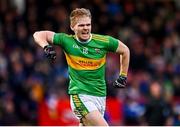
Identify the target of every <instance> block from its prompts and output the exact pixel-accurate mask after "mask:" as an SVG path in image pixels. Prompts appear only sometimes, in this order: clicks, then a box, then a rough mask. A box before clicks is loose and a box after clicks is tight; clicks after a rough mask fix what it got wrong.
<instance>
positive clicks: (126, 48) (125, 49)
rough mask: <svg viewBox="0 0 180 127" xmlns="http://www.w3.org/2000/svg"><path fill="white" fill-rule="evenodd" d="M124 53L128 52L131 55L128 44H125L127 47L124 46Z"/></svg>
mask: <svg viewBox="0 0 180 127" xmlns="http://www.w3.org/2000/svg"><path fill="white" fill-rule="evenodd" d="M124 53H125V54H127V55H130V50H129V48H128V47H127V46H126V45H125V48H124Z"/></svg>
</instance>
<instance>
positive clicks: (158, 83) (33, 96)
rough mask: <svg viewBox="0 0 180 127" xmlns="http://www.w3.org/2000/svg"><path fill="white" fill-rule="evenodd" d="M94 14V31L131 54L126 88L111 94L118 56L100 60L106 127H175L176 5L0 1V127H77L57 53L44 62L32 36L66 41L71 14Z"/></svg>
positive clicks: (174, 1)
mask: <svg viewBox="0 0 180 127" xmlns="http://www.w3.org/2000/svg"><path fill="white" fill-rule="evenodd" d="M80 7H84V8H88V9H90V11H91V13H92V31H93V33H98V34H107V35H111V36H113V37H115V38H118V39H120V40H121V41H122V42H124V43H125V44H126V45H127V46H128V47H129V48H130V51H131V60H130V69H129V73H128V86H127V88H126V89H115V88H113V87H112V82H113V81H114V80H115V79H116V78H117V77H118V75H119V56H118V55H115V54H112V53H109V54H108V56H107V61H106V81H107V90H108V96H107V110H106V113H105V118H106V120H107V121H108V123H109V124H110V125H136V126H137V125H157V126H158V125H159V126H163V125H170V126H175V125H179V126H180V36H179V35H180V1H179V0H88V1H86V0H79V1H70V0H0V125H32V126H33V125H77V123H78V121H77V120H76V119H75V117H74V115H73V114H72V112H71V109H70V106H69V96H68V94H67V88H68V82H69V79H68V72H67V63H66V61H65V57H64V54H63V51H62V49H61V48H60V47H58V46H55V48H56V52H57V59H56V61H55V62H54V63H50V62H49V61H48V60H47V59H46V57H45V56H44V53H43V49H42V48H41V47H40V46H38V45H37V44H35V42H34V40H33V37H32V34H33V33H34V32H35V31H39V30H52V31H55V32H65V33H69V34H72V31H71V30H70V28H69V14H70V12H71V11H72V10H73V9H75V8H80Z"/></svg>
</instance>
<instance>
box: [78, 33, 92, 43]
mask: <svg viewBox="0 0 180 127" xmlns="http://www.w3.org/2000/svg"><path fill="white" fill-rule="evenodd" d="M75 37H76V40H77V41H78V42H79V43H82V44H86V43H89V42H90V41H91V39H92V34H90V37H89V39H88V40H86V41H81V40H79V38H78V37H77V36H75Z"/></svg>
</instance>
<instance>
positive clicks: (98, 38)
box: [92, 33, 109, 42]
mask: <svg viewBox="0 0 180 127" xmlns="http://www.w3.org/2000/svg"><path fill="white" fill-rule="evenodd" d="M92 39H94V40H96V41H103V42H109V36H108V35H102V34H94V33H93V34H92Z"/></svg>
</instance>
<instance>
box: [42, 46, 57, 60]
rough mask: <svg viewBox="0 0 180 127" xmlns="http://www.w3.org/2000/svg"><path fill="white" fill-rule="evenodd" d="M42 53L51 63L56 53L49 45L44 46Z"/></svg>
mask: <svg viewBox="0 0 180 127" xmlns="http://www.w3.org/2000/svg"><path fill="white" fill-rule="evenodd" d="M44 52H45V55H46V57H47V58H48V59H49V60H50V61H51V62H52V61H54V60H55V59H56V52H55V50H54V48H53V47H52V46H51V45H46V46H44Z"/></svg>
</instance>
